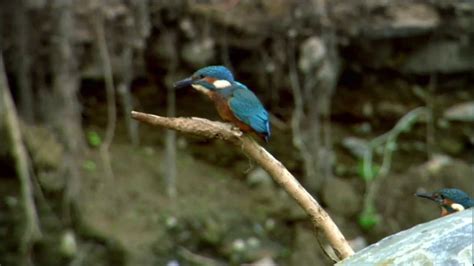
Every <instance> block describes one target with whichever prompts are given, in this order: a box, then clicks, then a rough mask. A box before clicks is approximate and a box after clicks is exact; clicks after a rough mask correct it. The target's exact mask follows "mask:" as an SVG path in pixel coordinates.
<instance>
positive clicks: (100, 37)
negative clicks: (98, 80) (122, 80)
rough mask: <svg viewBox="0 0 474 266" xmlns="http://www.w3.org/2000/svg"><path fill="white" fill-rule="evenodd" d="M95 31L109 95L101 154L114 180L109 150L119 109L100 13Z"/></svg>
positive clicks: (108, 172)
mask: <svg viewBox="0 0 474 266" xmlns="http://www.w3.org/2000/svg"><path fill="white" fill-rule="evenodd" d="M94 22H95V25H94V26H95V30H96V34H97V44H98V46H99V55H100V58H101V61H102V68H103V71H104V80H105V90H106V94H107V128H106V132H105V137H104V142H103V143H102V145H101V146H100V154H101V156H102V160H103V162H104V166H105V169H106V172H107V176H108V177H109V178H110V179H112V178H113V176H114V173H113V170H112V164H111V161H110V154H109V149H110V145H111V144H112V141H113V139H114V135H115V123H116V121H117V107H116V106H115V105H116V103H115V86H114V79H113V72H112V64H111V62H110V56H109V51H108V48H107V41H106V39H105V29H104V18H103V15H102V14H101V13H100V11H99V14H97V17H96V18H95V19H94Z"/></svg>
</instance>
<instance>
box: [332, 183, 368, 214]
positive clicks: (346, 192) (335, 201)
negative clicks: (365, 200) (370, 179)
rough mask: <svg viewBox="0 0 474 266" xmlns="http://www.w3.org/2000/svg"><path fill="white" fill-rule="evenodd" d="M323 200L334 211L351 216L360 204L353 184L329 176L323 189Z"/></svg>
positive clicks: (359, 198)
mask: <svg viewBox="0 0 474 266" xmlns="http://www.w3.org/2000/svg"><path fill="white" fill-rule="evenodd" d="M323 200H324V202H325V203H326V204H327V206H328V208H329V210H331V211H332V212H334V213H337V214H340V215H344V216H352V215H354V214H356V213H357V212H358V211H359V209H360V206H361V197H360V195H359V193H357V192H356V191H355V189H354V188H353V186H352V185H351V184H350V183H349V182H346V181H344V180H343V179H341V178H337V177H335V178H330V179H328V180H327V181H326V183H325V185H324V189H323Z"/></svg>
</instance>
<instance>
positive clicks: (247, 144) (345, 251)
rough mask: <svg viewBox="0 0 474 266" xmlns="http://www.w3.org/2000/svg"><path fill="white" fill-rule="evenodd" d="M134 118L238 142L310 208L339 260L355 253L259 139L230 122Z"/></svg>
mask: <svg viewBox="0 0 474 266" xmlns="http://www.w3.org/2000/svg"><path fill="white" fill-rule="evenodd" d="M132 117H133V118H134V119H136V120H138V121H140V122H143V123H146V124H149V125H152V126H160V127H164V128H167V129H173V130H176V131H179V132H182V133H188V134H192V135H196V136H201V137H205V138H210V139H222V140H225V141H228V142H230V143H232V144H234V145H236V146H237V147H238V148H239V150H242V151H243V152H244V153H246V154H247V155H248V156H249V157H251V158H252V159H253V160H255V161H256V162H257V163H258V164H259V165H260V166H261V167H262V168H263V169H265V170H266V171H267V172H268V173H269V174H270V175H271V176H272V177H273V179H274V180H275V181H276V182H277V183H278V184H280V186H282V187H283V188H284V189H285V190H286V192H288V194H290V196H291V197H293V198H294V199H295V200H296V202H297V203H298V204H299V205H300V206H301V207H302V208H303V209H304V210H305V211H306V213H307V214H308V215H309V216H310V218H311V222H312V223H313V225H314V227H315V229H316V232H318V233H322V234H324V236H325V237H326V238H327V239H328V241H329V243H330V245H331V246H332V248H333V249H334V250H335V252H336V254H337V256H338V257H339V259H344V258H346V257H348V256H350V255H352V254H353V253H354V251H352V249H351V247H350V246H349V244H348V243H347V241H346V240H345V238H344V236H343V235H342V233H341V232H340V231H339V228H338V227H337V226H336V224H334V222H333V221H332V219H331V218H330V217H329V215H328V214H327V213H326V211H324V209H323V208H321V206H320V205H319V203H318V202H317V201H316V200H315V199H314V198H313V197H312V196H311V194H309V193H308V192H307V191H306V190H305V189H304V188H303V186H301V184H300V183H299V182H298V181H297V180H296V178H295V177H294V176H293V175H292V174H291V173H290V172H289V171H288V170H287V169H286V168H285V166H283V164H282V163H281V162H279V161H278V160H277V159H275V157H273V155H271V154H270V153H269V152H268V151H266V150H265V149H264V148H263V147H262V146H260V145H259V144H258V143H257V142H255V140H253V139H252V138H250V137H248V136H244V135H243V134H242V132H241V131H240V130H238V129H237V128H235V127H233V126H232V125H230V124H226V123H221V122H215V121H209V120H207V119H203V118H195V117H192V118H181V117H178V118H168V117H162V116H157V115H151V114H146V113H140V112H135V111H132Z"/></svg>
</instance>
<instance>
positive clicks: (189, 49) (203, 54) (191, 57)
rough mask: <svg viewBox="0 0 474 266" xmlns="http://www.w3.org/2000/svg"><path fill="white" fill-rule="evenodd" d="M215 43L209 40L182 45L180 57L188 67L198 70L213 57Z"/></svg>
mask: <svg viewBox="0 0 474 266" xmlns="http://www.w3.org/2000/svg"><path fill="white" fill-rule="evenodd" d="M214 46H215V43H214V40H212V39H210V38H204V39H202V40H199V41H193V42H190V43H187V44H185V45H184V47H183V49H182V51H181V56H182V57H183V60H184V61H185V62H186V63H188V64H189V65H191V66H193V67H195V68H198V67H202V66H205V65H207V64H208V63H209V62H210V61H211V60H212V59H213V58H214V56H215V47H214Z"/></svg>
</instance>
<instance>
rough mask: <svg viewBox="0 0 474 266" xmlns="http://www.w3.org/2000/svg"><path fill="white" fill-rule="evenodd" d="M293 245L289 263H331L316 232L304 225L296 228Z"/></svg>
mask: <svg viewBox="0 0 474 266" xmlns="http://www.w3.org/2000/svg"><path fill="white" fill-rule="evenodd" d="M293 245H294V248H293V252H291V258H290V263H289V265H330V264H328V263H329V259H327V257H326V256H325V255H324V253H323V251H322V249H321V247H320V245H319V244H318V241H317V239H316V238H315V236H314V233H313V232H311V230H309V229H307V228H304V227H303V226H302V225H298V226H296V228H295V236H294V240H293Z"/></svg>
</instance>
